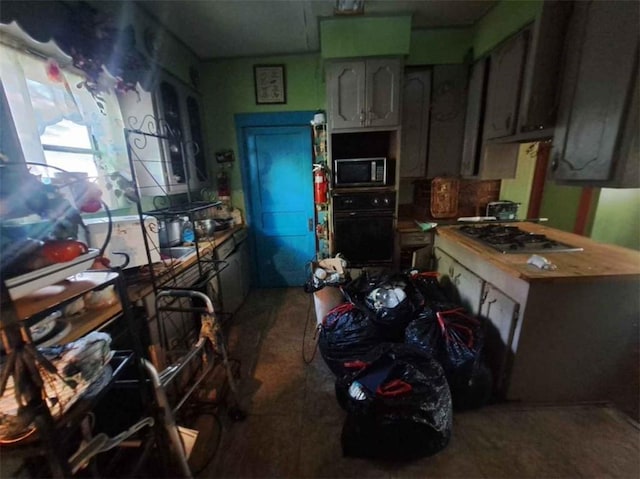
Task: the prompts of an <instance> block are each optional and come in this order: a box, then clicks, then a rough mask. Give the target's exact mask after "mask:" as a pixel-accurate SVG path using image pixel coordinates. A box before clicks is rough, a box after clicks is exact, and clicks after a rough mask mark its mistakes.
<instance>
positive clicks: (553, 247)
mask: <svg viewBox="0 0 640 479" xmlns="http://www.w3.org/2000/svg"><path fill="white" fill-rule="evenodd" d="M459 229H460V232H462V233H463V234H465V235H466V236H469V237H471V238H474V239H476V240H477V241H479V242H481V243H483V244H486V245H488V246H491V247H493V248H494V249H497V250H498V251H500V252H502V253H544V252H568V251H582V248H576V247H573V246H570V245H567V244H564V243H560V242H557V241H554V240H552V239H551V238H548V237H547V236H546V235H543V234H538V233H528V232H526V231H523V230H521V229H520V228H518V227H517V226H507V225H503V224H491V225H465V226H461V227H460V228H459Z"/></svg>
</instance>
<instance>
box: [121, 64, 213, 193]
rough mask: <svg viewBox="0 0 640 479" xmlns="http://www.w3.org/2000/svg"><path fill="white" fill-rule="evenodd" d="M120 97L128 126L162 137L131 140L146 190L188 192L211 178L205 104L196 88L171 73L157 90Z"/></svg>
mask: <svg viewBox="0 0 640 479" xmlns="http://www.w3.org/2000/svg"><path fill="white" fill-rule="evenodd" d="M118 101H119V103H120V108H121V110H122V116H123V119H124V121H125V124H126V126H127V128H129V129H132V130H137V129H140V130H141V131H145V132H148V133H150V132H157V133H158V134H159V136H160V137H161V138H159V139H151V137H148V138H147V139H146V140H144V141H142V140H141V139H140V138H137V137H134V138H133V140H130V141H129V145H128V146H129V148H130V149H131V155H132V158H133V167H134V168H135V173H136V182H137V186H138V191H139V192H140V194H141V195H143V196H157V195H173V194H178V193H186V192H187V190H188V189H190V190H191V191H197V190H199V189H200V188H202V187H204V186H206V185H207V184H208V181H209V172H208V169H207V160H206V146H205V144H204V142H205V134H204V123H203V121H202V108H201V106H200V97H199V95H198V94H197V92H195V90H193V89H191V88H190V87H189V86H187V85H186V84H184V83H182V82H180V81H179V80H177V79H175V78H173V77H172V76H169V75H168V74H167V75H161V76H160V78H159V81H158V82H157V84H156V86H155V88H154V89H153V90H152V91H150V92H147V91H144V90H142V89H140V90H139V91H138V92H128V93H124V94H120V95H119V98H118Z"/></svg>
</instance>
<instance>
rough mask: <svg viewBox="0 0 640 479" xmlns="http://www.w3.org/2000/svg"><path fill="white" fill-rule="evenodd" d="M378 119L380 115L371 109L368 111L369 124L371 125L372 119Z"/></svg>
mask: <svg viewBox="0 0 640 479" xmlns="http://www.w3.org/2000/svg"><path fill="white" fill-rule="evenodd" d="M376 119H378V116H377V115H376V114H375V113H374V112H373V111H371V110H369V111H368V112H367V122H368V123H369V125H371V120H376Z"/></svg>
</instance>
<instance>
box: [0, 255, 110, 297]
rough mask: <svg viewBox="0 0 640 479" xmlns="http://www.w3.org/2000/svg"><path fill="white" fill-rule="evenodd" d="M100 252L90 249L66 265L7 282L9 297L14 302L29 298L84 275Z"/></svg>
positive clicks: (17, 277)
mask: <svg viewBox="0 0 640 479" xmlns="http://www.w3.org/2000/svg"><path fill="white" fill-rule="evenodd" d="M99 252H100V250H98V249H94V248H89V251H88V252H87V253H85V254H81V255H80V256H78V257H77V258H75V259H73V260H71V261H67V262H66V263H56V264H52V265H49V266H45V267H44V268H40V269H37V270H35V271H30V272H28V273H25V274H22V275H20V276H16V277H14V278H11V279H7V280H5V284H6V285H7V288H8V289H9V296H11V299H12V300H14V301H15V300H16V299H19V298H22V297H24V296H27V295H28V294H29V293H33V292H34V291H37V290H39V289H40V288H44V287H45V286H49V285H52V284H55V283H57V282H59V281H62V280H63V279H65V278H68V277H69V276H73V275H74V274H78V273H82V272H83V271H86V270H87V269H89V267H90V266H91V264H92V263H93V260H94V258H95V257H96V256H98V253H99Z"/></svg>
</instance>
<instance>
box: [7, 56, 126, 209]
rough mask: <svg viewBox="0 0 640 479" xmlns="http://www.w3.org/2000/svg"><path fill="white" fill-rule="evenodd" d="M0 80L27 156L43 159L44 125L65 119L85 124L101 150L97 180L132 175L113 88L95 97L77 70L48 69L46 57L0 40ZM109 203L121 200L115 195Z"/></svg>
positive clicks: (114, 203) (49, 66) (27, 159)
mask: <svg viewBox="0 0 640 479" xmlns="http://www.w3.org/2000/svg"><path fill="white" fill-rule="evenodd" d="M52 72H53V73H54V74H52ZM0 80H1V81H2V84H3V87H4V91H5V94H6V97H7V102H8V104H9V105H8V106H9V111H10V112H11V116H12V118H13V122H14V124H15V127H16V131H17V135H18V139H19V141H20V147H21V148H22V151H23V154H24V158H25V160H26V161H29V162H37V163H45V157H44V153H43V149H42V144H41V141H40V135H41V134H42V132H44V130H45V128H46V127H47V126H49V125H53V124H56V123H58V122H59V121H61V120H62V119H66V120H70V121H73V122H74V123H77V124H81V125H86V126H88V127H89V131H90V133H91V135H92V136H93V141H94V142H95V146H96V147H97V150H98V151H99V157H100V158H99V161H98V163H100V165H99V168H98V174H99V175H100V176H99V178H98V183H99V184H100V185H101V186H103V187H105V186H106V182H105V177H104V176H105V175H108V174H110V173H114V172H119V173H120V174H122V175H123V176H124V177H125V178H127V179H130V178H131V174H130V167H129V160H128V156H127V148H126V143H125V138H124V131H123V128H124V124H123V120H122V114H121V113H120V107H119V104H118V99H117V97H116V94H115V92H114V91H113V90H112V89H111V90H107V91H105V92H104V93H102V94H101V95H100V98H99V99H97V98H94V97H93V96H92V95H91V93H90V92H89V91H87V89H86V87H85V86H84V79H83V77H82V76H80V75H79V74H77V73H75V72H71V71H69V70H67V69H59V70H56V69H55V67H54V68H53V69H52V67H51V63H50V62H48V61H47V60H45V59H42V58H38V57H36V56H34V55H32V54H29V53H26V52H23V51H20V50H18V49H15V48H13V47H10V46H7V45H4V44H0ZM99 103H100V105H99ZM105 190H106V188H103V192H104V193H106V196H105V200H109V198H107V196H109V194H108V192H107V191H105ZM107 203H109V204H111V205H112V206H116V207H117V206H125V205H124V204H122V202H121V201H119V200H118V201H117V199H116V198H111V201H107Z"/></svg>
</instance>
